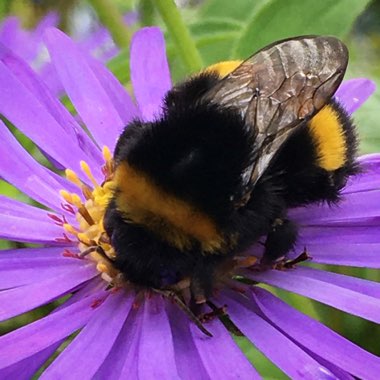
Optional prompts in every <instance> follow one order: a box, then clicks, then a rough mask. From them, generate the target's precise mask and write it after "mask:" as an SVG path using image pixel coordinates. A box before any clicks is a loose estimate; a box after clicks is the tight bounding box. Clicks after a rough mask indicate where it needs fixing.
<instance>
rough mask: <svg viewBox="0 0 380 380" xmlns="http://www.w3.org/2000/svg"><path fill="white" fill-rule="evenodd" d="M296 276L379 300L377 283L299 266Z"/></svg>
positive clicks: (378, 285) (379, 288)
mask: <svg viewBox="0 0 380 380" xmlns="http://www.w3.org/2000/svg"><path fill="white" fill-rule="evenodd" d="M297 275H299V276H302V277H307V278H310V279H315V280H318V281H323V282H326V283H329V284H334V285H337V286H340V287H342V288H345V289H350V290H352V291H354V292H358V293H362V294H365V295H367V296H370V297H374V298H379V299H380V283H378V282H373V281H369V280H363V279H361V278H356V277H351V276H346V275H343V274H337V273H333V272H328V271H325V270H318V269H314V268H310V267H305V266H300V267H299V268H297ZM379 317H380V316H379Z"/></svg>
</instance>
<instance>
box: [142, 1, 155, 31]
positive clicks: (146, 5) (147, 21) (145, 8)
mask: <svg viewBox="0 0 380 380" xmlns="http://www.w3.org/2000/svg"><path fill="white" fill-rule="evenodd" d="M154 11H155V8H154V5H153V0H140V5H139V13H140V17H141V23H142V25H144V26H150V25H154Z"/></svg>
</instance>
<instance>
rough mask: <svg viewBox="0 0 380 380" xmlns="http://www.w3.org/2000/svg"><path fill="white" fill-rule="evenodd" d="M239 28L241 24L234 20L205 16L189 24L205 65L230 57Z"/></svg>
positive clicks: (239, 31)
mask: <svg viewBox="0 0 380 380" xmlns="http://www.w3.org/2000/svg"><path fill="white" fill-rule="evenodd" d="M241 28H242V24H240V23H238V22H236V21H234V20H231V19H215V18H205V19H202V20H201V21H199V22H196V23H193V24H192V25H190V30H191V33H192V35H193V36H194V39H195V43H196V46H197V48H198V50H199V52H200V53H201V55H202V59H203V61H204V64H205V66H208V65H211V64H213V63H215V62H219V61H223V60H227V59H229V58H230V56H231V52H232V49H233V46H234V43H235V41H236V38H237V37H238V36H239V34H240V33H241Z"/></svg>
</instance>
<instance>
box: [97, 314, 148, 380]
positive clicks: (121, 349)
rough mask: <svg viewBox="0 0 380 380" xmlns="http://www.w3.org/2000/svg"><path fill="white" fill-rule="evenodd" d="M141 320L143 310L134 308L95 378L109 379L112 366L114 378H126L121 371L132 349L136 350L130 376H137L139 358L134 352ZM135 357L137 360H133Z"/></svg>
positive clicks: (98, 379)
mask: <svg viewBox="0 0 380 380" xmlns="http://www.w3.org/2000/svg"><path fill="white" fill-rule="evenodd" d="M138 312H140V313H138ZM141 321H142V315H141V310H137V312H136V310H133V309H132V311H131V312H130V313H129V315H128V319H127V321H126V322H125V324H124V326H123V328H122V330H121V332H120V334H119V336H118V338H117V339H116V342H115V344H114V345H113V347H112V349H111V351H110V353H109V354H108V356H107V358H106V360H105V361H104V362H103V364H102V365H101V367H100V368H99V370H98V371H97V372H96V374H95V376H94V377H93V379H94V380H103V379H107V378H108V377H109V374H110V368H112V377H113V378H114V379H120V380H121V379H124V378H125V376H124V377H123V376H122V375H121V371H122V369H123V366H124V364H125V362H126V360H127V358H128V355H129V353H130V351H131V349H132V350H134V352H133V353H132V359H131V360H132V361H131V366H130V367H129V372H128V378H130V379H133V378H137V360H136V357H134V356H133V354H135V353H136V352H135V350H136V348H137V347H138V340H139V337H140V334H139V331H140V328H141ZM136 355H137V353H136ZM133 359H135V360H134V361H133Z"/></svg>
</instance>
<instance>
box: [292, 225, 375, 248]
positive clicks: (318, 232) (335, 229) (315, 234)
mask: <svg viewBox="0 0 380 380" xmlns="http://www.w3.org/2000/svg"><path fill="white" fill-rule="evenodd" d="M378 231H379V223H378V222H376V220H375V223H373V224H369V223H367V225H362V226H361V225H359V226H355V225H353V226H350V225H348V226H344V225H342V226H326V227H319V226H316V227H302V228H301V229H300V231H299V238H298V245H299V246H302V247H306V248H307V247H308V246H309V245H311V244H335V243H336V242H337V237H339V240H340V241H342V242H345V243H346V244H348V243H351V244H359V243H363V244H370V243H380V234H379V233H378Z"/></svg>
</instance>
